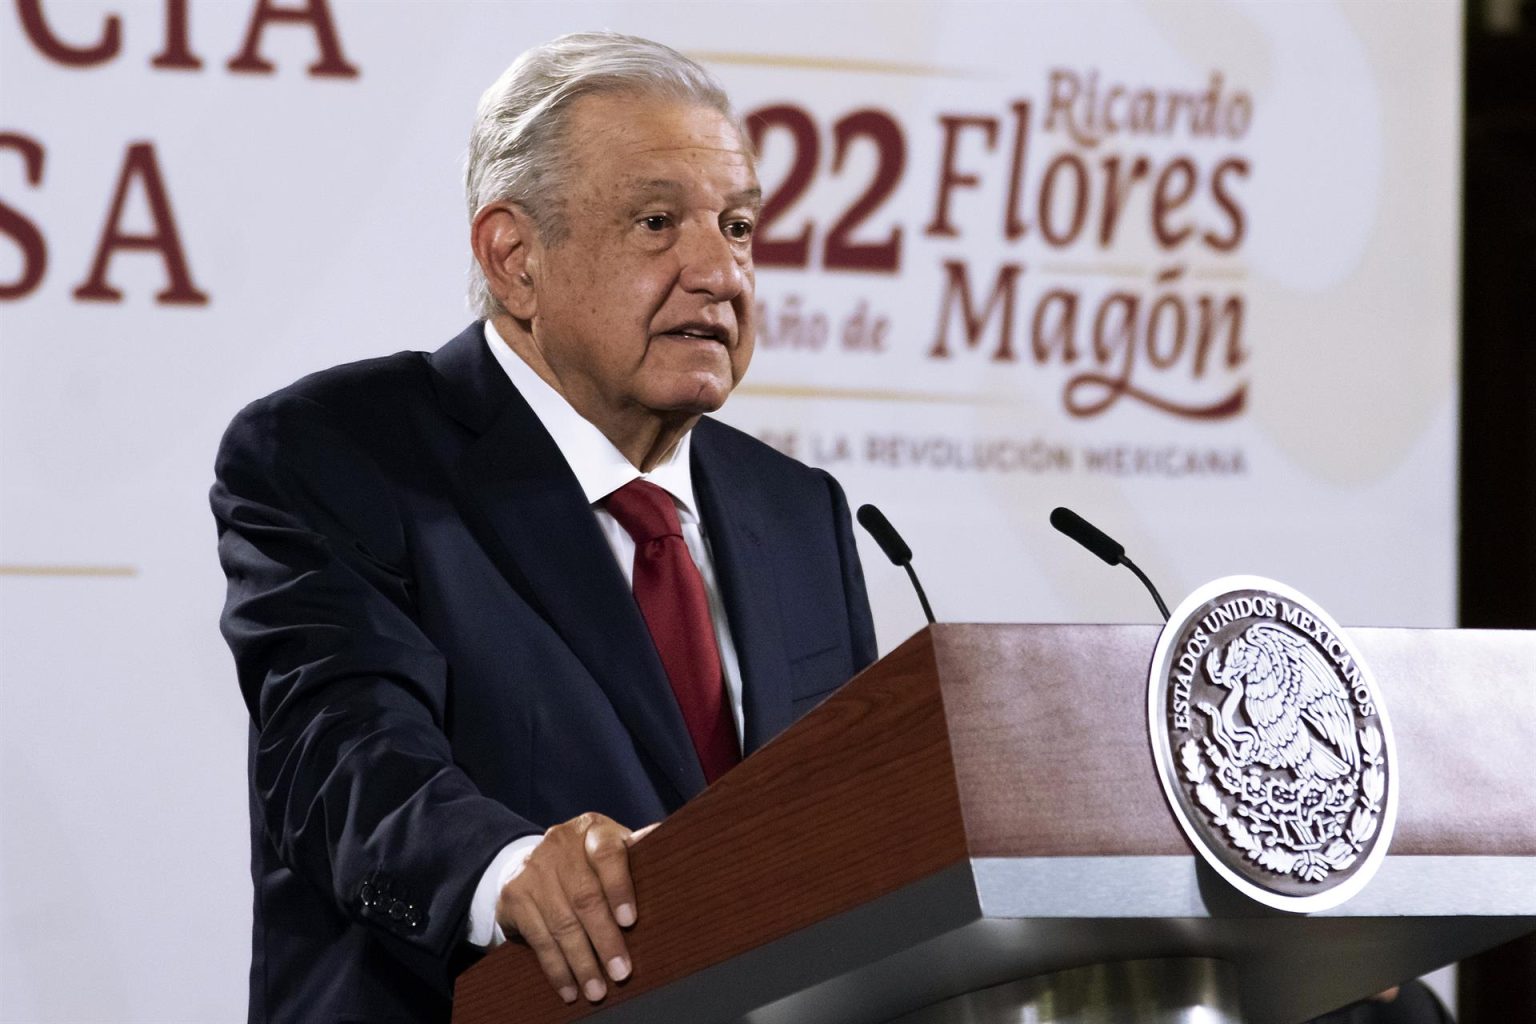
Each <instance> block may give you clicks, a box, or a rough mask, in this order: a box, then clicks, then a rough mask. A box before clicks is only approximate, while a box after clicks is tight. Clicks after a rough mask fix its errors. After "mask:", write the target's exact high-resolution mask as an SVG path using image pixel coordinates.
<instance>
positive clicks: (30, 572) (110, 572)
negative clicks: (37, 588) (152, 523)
mask: <svg viewBox="0 0 1536 1024" xmlns="http://www.w3.org/2000/svg"><path fill="white" fill-rule="evenodd" d="M138 574H139V567H138V566H136V565H0V576H137V575H138Z"/></svg>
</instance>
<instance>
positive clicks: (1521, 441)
mask: <svg viewBox="0 0 1536 1024" xmlns="http://www.w3.org/2000/svg"><path fill="white" fill-rule="evenodd" d="M1466 53H1467V63H1466V125H1465V132H1466V136H1465V165H1464V175H1465V180H1464V184H1463V190H1462V195H1463V197H1464V198H1463V214H1464V220H1463V234H1462V239H1463V247H1462V299H1461V302H1462V318H1461V323H1462V393H1461V398H1462V402H1461V499H1460V500H1461V541H1460V566H1461V579H1460V584H1461V591H1460V598H1459V602H1458V604H1459V617H1460V621H1461V625H1462V626H1465V627H1485V628H1500V629H1533V628H1536V3H1533V2H1531V0H1523V2H1522V0H1469V3H1468V5H1467V48H1466ZM1532 761H1533V771H1536V751H1533V752H1532ZM1532 787H1533V792H1536V780H1533V783H1532ZM1532 809H1533V812H1536V801H1533V808H1532ZM1457 995H1458V1003H1459V1007H1458V1010H1459V1014H1458V1016H1459V1020H1460V1021H1461V1024H1495V1022H1497V1024H1516V1022H1521V1021H1536V936H1527V937H1526V938H1524V939H1521V940H1518V941H1516V942H1512V943H1510V944H1508V945H1506V946H1502V947H1500V948H1498V949H1496V950H1493V951H1491V952H1489V953H1485V954H1483V955H1482V956H1479V957H1474V958H1473V959H1471V960H1468V961H1465V962H1464V963H1463V964H1462V967H1461V974H1460V979H1459V985H1458V993H1457Z"/></svg>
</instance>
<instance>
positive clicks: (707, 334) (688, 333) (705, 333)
mask: <svg viewBox="0 0 1536 1024" xmlns="http://www.w3.org/2000/svg"><path fill="white" fill-rule="evenodd" d="M661 333H662V334H667V335H671V336H673V337H676V338H692V339H694V340H697V341H718V342H719V343H720V344H722V345H727V346H728V345H730V343H731V332H730V331H728V330H726V328H725V326H724V325H722V324H706V323H686V324H678V325H677V326H675V327H671V328H668V329H667V330H665V331H662V332H661Z"/></svg>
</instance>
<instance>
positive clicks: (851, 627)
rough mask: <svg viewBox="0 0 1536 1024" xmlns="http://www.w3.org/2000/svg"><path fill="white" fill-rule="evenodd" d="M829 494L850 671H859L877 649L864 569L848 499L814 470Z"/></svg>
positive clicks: (871, 661) (829, 479)
mask: <svg viewBox="0 0 1536 1024" xmlns="http://www.w3.org/2000/svg"><path fill="white" fill-rule="evenodd" d="M817 472H819V473H821V475H822V477H823V478H824V479H825V480H826V483H827V489H828V490H829V491H830V492H831V494H832V521H833V525H834V528H835V529H836V531H837V552H838V558H839V561H840V562H841V568H842V575H843V599H844V602H845V603H846V606H847V610H848V634H849V642H850V644H851V646H852V651H853V670H854V672H855V673H858V672H862V671H864V670H865V669H866V668H868V667H869V666H870V665H872V664H874V661H875V657H876V656H877V655H878V654H879V649H878V647H877V646H876V644H875V620H874V616H873V615H872V614H871V612H870V610H869V593H868V591H867V590H865V587H864V568H863V565H862V563H860V561H859V549H858V545H857V544H856V543H855V542H854V537H853V519H852V517H851V516H849V514H848V499H847V498H845V497H844V496H843V488H842V486H841V485H840V484H838V482H837V480H836V479H834V478H833V476H832V475H831V474H830V473H827V472H826V471H825V470H818V471H817Z"/></svg>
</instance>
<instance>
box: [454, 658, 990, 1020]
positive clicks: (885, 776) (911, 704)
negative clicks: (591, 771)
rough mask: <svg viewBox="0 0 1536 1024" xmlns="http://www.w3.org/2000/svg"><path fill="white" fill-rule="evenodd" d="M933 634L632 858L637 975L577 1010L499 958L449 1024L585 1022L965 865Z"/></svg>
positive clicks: (467, 976)
mask: <svg viewBox="0 0 1536 1024" xmlns="http://www.w3.org/2000/svg"><path fill="white" fill-rule="evenodd" d="M965 855H966V854H965V845H964V833H963V829H962V826H961V819H960V809H959V800H958V795H957V793H956V791H955V784H954V774H953V770H952V765H951V763H950V755H949V745H948V737H947V735H946V732H945V728H944V720H943V705H942V702H941V700H940V699H939V695H938V681H937V675H936V672H935V670H934V666H933V648H932V643H931V640H930V638H929V636H928V635H927V634H926V633H923V634H919V635H917V636H915V637H913V638H912V639H911V640H909V641H908V642H907V643H905V644H903V645H902V646H901V647H900V648H899V649H898V650H896V651H895V652H893V653H892V654H891V655H890V656H888V657H887V658H885V659H883V660H882V661H881V662H880V663H879V664H878V665H876V666H874V667H872V668H870V669H869V670H868V671H866V672H864V673H863V674H861V675H860V676H858V677H857V678H855V679H854V680H853V681H851V682H850V683H848V685H846V686H845V687H843V688H842V689H841V690H840V691H838V693H837V694H836V695H835V696H834V697H833V698H831V699H829V700H828V701H826V702H825V703H824V704H822V705H821V706H820V707H818V708H816V709H815V710H814V711H812V712H811V713H810V714H808V715H807V716H805V718H803V719H802V720H801V721H800V722H799V723H798V724H797V725H796V726H795V727H794V728H793V729H791V730H790V731H789V732H787V733H785V734H784V735H783V736H780V737H779V738H778V739H776V740H775V741H773V742H772V743H770V744H768V745H767V746H765V747H764V748H763V749H762V750H760V751H758V752H757V753H756V754H754V755H753V756H752V757H750V758H748V759H747V760H746V761H744V762H743V763H742V764H741V765H740V766H739V767H737V768H736V769H734V770H732V771H731V772H730V773H728V774H727V775H726V776H725V777H724V778H722V779H721V780H720V781H719V782H717V783H716V784H715V785H713V786H711V787H710V788H709V789H708V790H706V791H705V792H704V793H703V794H702V795H700V796H699V797H698V798H697V799H695V800H694V801H693V802H691V803H689V804H688V805H687V806H686V807H684V808H683V809H682V810H680V811H678V812H677V813H676V814H674V815H673V816H672V817H670V818H668V819H667V820H666V822H665V823H663V825H662V826H661V827H660V828H659V829H657V830H656V832H654V833H653V834H651V835H650V836H648V837H647V838H646V839H644V840H642V841H641V842H640V843H639V844H637V845H636V846H635V847H634V848H633V850H632V851H631V855H630V864H631V870H632V873H633V877H634V882H635V890H636V898H637V901H638V904H639V908H640V920H639V923H637V924H636V925H635V927H634V928H633V929H632V930H631V931H630V932H629V935H628V941H629V949H630V953H631V956H632V958H633V960H634V964H635V971H634V974H633V976H632V977H631V978H630V979H629V980H627V981H626V982H625V983H624V984H622V985H610V986H609V995H608V997H607V999H605V1000H604V1001H603V1003H601V1004H599V1005H598V1006H597V1007H592V1006H590V1005H588V1004H585V1003H579V1004H577V1005H575V1006H571V1007H567V1006H565V1005H564V1004H562V1003H561V1002H560V1000H559V999H558V998H557V997H556V996H555V994H554V993H553V992H552V991H551V990H550V987H549V985H548V983H547V982H546V981H545V980H544V978H543V975H542V973H541V972H540V971H539V969H538V965H537V963H536V962H535V960H534V958H533V955H532V954H531V953H530V952H529V951H528V950H527V949H526V948H525V947H522V946H519V945H509V946H504V947H502V948H501V949H498V950H496V951H495V952H493V953H491V954H490V955H489V956H487V957H486V958H485V959H484V960H483V961H481V962H480V963H479V964H477V965H476V966H475V967H473V968H471V969H470V970H469V971H466V972H465V973H464V975H462V976H461V977H460V979H459V982H458V986H457V990H456V996H455V1001H454V1015H453V1020H454V1024H490V1022H493V1021H497V1022H504V1021H508V1020H512V1019H515V1020H517V1021H518V1022H519V1024H522V1022H528V1024H545V1022H559V1021H571V1020H579V1019H580V1018H582V1017H584V1016H588V1015H589V1014H591V1013H594V1012H596V1011H597V1009H600V1008H606V1007H609V1006H613V1005H615V1004H617V1003H620V1002H623V1001H625V1000H628V999H632V998H634V997H635V996H637V995H640V994H642V993H644V992H647V991H650V990H652V989H655V988H657V987H660V986H663V985H666V984H668V983H670V982H673V981H676V980H678V979H679V978H682V977H686V976H688V975H691V974H693V973H695V972H697V971H700V970H703V969H704V968H706V967H709V966H711V965H713V964H717V963H720V962H722V961H725V960H728V959H730V958H731V957H733V956H736V955H738V954H740V953H742V952H745V951H747V950H750V949H753V948H756V947H757V946H760V945H763V944H764V943H767V942H771V941H773V940H775V939H778V938H782V937H783V936H785V935H788V934H789V933H791V932H793V931H795V930H797V929H800V928H803V927H805V926H807V925H809V924H813V923H815V922H817V921H820V920H822V919H824V918H827V917H831V916H834V915H837V914H840V913H842V912H844V911H846V910H850V909H852V908H854V907H857V906H860V905H862V904H864V903H867V902H868V901H870V900H873V899H875V898H877V897H878V896H881V895H883V894H885V893H888V892H891V891H894V890H896V889H900V888H902V887H904V886H906V885H909V884H911V883H912V882H915V881H917V880H919V879H921V878H923V877H925V876H928V875H930V874H932V873H934V872H935V871H938V870H939V869H941V868H943V867H945V866H948V865H951V864H954V863H956V862H957V861H960V860H963V859H964V858H965Z"/></svg>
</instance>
